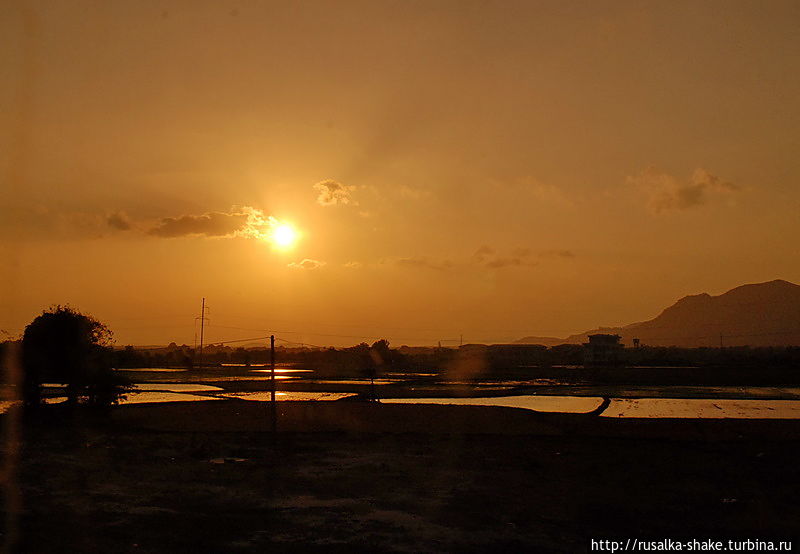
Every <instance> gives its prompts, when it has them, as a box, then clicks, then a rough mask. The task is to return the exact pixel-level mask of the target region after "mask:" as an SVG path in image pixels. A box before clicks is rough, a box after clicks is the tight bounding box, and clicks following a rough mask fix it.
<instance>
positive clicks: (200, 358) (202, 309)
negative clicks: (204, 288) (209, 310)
mask: <svg viewBox="0 0 800 554" xmlns="http://www.w3.org/2000/svg"><path fill="white" fill-rule="evenodd" d="M198 319H199V320H200V351H199V353H198V355H197V365H202V364H203V334H204V331H205V326H206V298H205V296H204V297H203V303H202V304H201V306H200V317H199V318H198Z"/></svg>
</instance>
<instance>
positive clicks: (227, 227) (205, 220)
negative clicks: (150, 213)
mask: <svg viewBox="0 0 800 554" xmlns="http://www.w3.org/2000/svg"><path fill="white" fill-rule="evenodd" d="M247 220H248V214H247V213H223V212H210V213H207V214H204V215H184V216H180V217H166V218H164V219H162V220H161V222H160V223H159V224H158V225H157V226H156V227H153V228H152V229H150V230H149V231H148V234H150V235H154V236H157V237H164V238H174V237H185V236H193V235H194V236H206V237H229V236H234V235H236V234H237V232H240V231H242V230H243V229H245V228H246V226H247Z"/></svg>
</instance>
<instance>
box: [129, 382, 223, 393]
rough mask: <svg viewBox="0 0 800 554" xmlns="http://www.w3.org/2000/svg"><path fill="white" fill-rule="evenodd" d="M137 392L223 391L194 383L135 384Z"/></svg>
mask: <svg viewBox="0 0 800 554" xmlns="http://www.w3.org/2000/svg"><path fill="white" fill-rule="evenodd" d="M136 390H137V391H164V392H203V391H212V390H213V391H218V390H224V389H221V388H220V387H215V386H213V385H198V384H196V383H136Z"/></svg>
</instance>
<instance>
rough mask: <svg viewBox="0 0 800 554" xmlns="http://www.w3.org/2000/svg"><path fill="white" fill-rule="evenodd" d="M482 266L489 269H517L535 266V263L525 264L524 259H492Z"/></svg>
mask: <svg viewBox="0 0 800 554" xmlns="http://www.w3.org/2000/svg"><path fill="white" fill-rule="evenodd" d="M483 265H484V266H486V267H488V268H491V269H499V268H502V267H519V266H523V265H526V266H535V265H536V264H535V263H530V262H527V261H526V260H525V259H524V258H494V259H493V260H489V261H488V262H486V263H485V264H483Z"/></svg>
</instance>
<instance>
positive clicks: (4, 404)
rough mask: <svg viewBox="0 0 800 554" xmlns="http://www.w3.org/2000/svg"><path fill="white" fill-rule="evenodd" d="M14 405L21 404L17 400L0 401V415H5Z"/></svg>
mask: <svg viewBox="0 0 800 554" xmlns="http://www.w3.org/2000/svg"><path fill="white" fill-rule="evenodd" d="M15 404H22V402H20V401H19V400H0V414H4V413H6V412H7V411H8V410H10V409H11V406H14V405H15Z"/></svg>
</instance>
